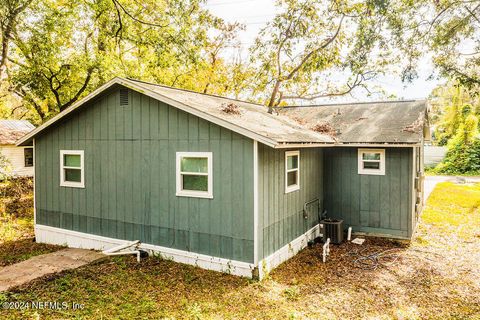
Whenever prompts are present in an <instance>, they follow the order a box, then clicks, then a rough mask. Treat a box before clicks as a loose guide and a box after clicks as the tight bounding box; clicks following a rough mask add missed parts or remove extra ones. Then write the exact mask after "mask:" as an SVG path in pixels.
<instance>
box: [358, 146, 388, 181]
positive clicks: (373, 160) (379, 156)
mask: <svg viewBox="0 0 480 320" xmlns="http://www.w3.org/2000/svg"><path fill="white" fill-rule="evenodd" d="M358 174H373V175H385V149H358Z"/></svg>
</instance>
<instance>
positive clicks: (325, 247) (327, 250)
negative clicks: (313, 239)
mask: <svg viewBox="0 0 480 320" xmlns="http://www.w3.org/2000/svg"><path fill="white" fill-rule="evenodd" d="M329 254H330V238H327V241H326V242H325V244H324V245H323V263H325V262H327V256H328V255H329Z"/></svg>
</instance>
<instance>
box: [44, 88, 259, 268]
mask: <svg viewBox="0 0 480 320" xmlns="http://www.w3.org/2000/svg"><path fill="white" fill-rule="evenodd" d="M35 143H36V145H35V152H36V154H35V155H36V164H37V165H36V168H35V170H36V172H35V177H36V187H37V189H36V194H37V199H36V208H37V223H39V224H43V225H48V226H53V227H59V228H64V229H69V230H75V231H80V232H86V233H91V234H96V235H101V236H106V237H113V238H119V239H128V240H136V239H139V240H141V241H142V242H145V243H150V244H154V245H160V246H165V247H169V248H175V249H180V250H186V251H192V252H197V253H202V254H207V255H212V256H216V257H222V258H226V259H233V260H238V261H245V262H253V246H254V244H253V141H252V140H250V139H248V138H245V137H243V136H241V135H238V134H236V133H234V132H232V131H229V130H226V129H223V128H220V127H219V126H217V125H215V124H212V123H209V122H207V121H205V120H202V119H200V118H198V117H196V116H193V115H189V114H187V113H185V112H183V111H180V110H178V109H176V108H174V107H171V106H168V105H166V104H163V103H161V102H158V101H157V100H154V99H151V98H149V97H147V96H145V95H142V94H140V93H136V92H133V91H130V104H129V105H128V106H126V107H124V106H120V105H119V92H118V88H117V90H112V91H109V92H106V93H105V94H103V95H102V96H101V97H99V98H98V99H97V100H95V101H94V102H90V103H89V105H87V106H85V107H84V108H83V109H82V110H80V111H79V112H76V113H75V114H73V115H72V116H70V117H68V118H67V119H65V120H62V123H60V124H58V125H56V126H54V127H52V128H51V129H49V130H47V132H46V133H44V134H42V135H41V136H39V137H37V138H36V141H35ZM62 149H67V150H68V149H72V150H84V153H85V188H84V189H78V188H68V187H60V185H59V181H60V177H59V174H60V170H59V165H60V163H59V150H62ZM178 151H198V152H200V151H201V152H212V153H213V196H214V198H213V199H200V198H186V197H177V196H176V195H175V192H176V187H175V183H176V182H175V181H176V180H175V179H176V178H175V166H176V164H175V161H176V152H178Z"/></svg>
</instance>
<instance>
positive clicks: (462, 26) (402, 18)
mask: <svg viewBox="0 0 480 320" xmlns="http://www.w3.org/2000/svg"><path fill="white" fill-rule="evenodd" d="M388 21H389V25H390V27H391V33H392V35H393V36H394V39H395V43H396V46H397V47H398V48H399V49H400V50H401V51H402V52H403V54H404V60H403V62H404V67H403V75H402V77H403V79H404V80H406V81H410V80H412V79H415V78H416V77H417V76H418V74H417V69H418V61H419V59H420V58H421V57H423V56H425V55H428V56H431V57H432V61H433V63H434V65H435V66H436V68H437V71H438V73H439V75H440V76H442V77H445V78H448V79H453V80H456V81H458V82H459V83H460V84H462V85H463V86H465V87H468V88H475V87H478V85H480V67H479V66H480V0H441V1H439V0H417V1H390V2H389V10H388Z"/></svg>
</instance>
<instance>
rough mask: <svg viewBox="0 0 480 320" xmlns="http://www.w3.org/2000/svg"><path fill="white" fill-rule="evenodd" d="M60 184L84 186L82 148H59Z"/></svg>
mask: <svg viewBox="0 0 480 320" xmlns="http://www.w3.org/2000/svg"><path fill="white" fill-rule="evenodd" d="M60 186H63V187H74V188H84V187H85V181H84V168H83V150H60Z"/></svg>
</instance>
